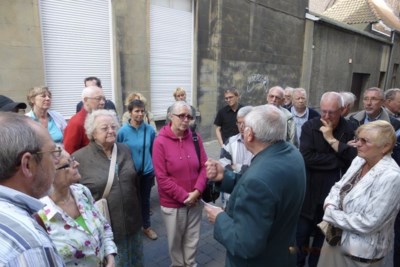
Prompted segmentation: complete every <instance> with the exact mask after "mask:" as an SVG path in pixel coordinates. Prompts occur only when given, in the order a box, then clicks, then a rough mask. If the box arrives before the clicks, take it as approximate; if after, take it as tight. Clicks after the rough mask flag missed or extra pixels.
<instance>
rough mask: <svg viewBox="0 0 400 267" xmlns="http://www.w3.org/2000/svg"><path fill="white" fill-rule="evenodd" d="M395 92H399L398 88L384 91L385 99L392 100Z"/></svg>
mask: <svg viewBox="0 0 400 267" xmlns="http://www.w3.org/2000/svg"><path fill="white" fill-rule="evenodd" d="M397 93H400V89H399V88H392V89H389V90H387V91H385V100H393V99H394V98H395V97H396V95H397Z"/></svg>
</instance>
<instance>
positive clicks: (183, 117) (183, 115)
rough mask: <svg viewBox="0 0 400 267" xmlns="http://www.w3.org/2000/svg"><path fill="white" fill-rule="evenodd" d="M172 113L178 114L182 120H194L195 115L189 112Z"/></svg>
mask: <svg viewBox="0 0 400 267" xmlns="http://www.w3.org/2000/svg"><path fill="white" fill-rule="evenodd" d="M172 115H174V116H177V117H178V118H179V119H180V120H181V121H184V120H185V119H187V120H189V121H191V120H193V117H192V116H191V115H189V114H184V113H182V114H172Z"/></svg>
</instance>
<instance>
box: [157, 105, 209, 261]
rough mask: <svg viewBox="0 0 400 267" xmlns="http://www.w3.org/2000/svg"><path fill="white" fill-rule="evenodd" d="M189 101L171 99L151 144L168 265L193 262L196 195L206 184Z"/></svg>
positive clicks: (196, 238)
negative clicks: (165, 120)
mask: <svg viewBox="0 0 400 267" xmlns="http://www.w3.org/2000/svg"><path fill="white" fill-rule="evenodd" d="M191 114H192V113H191V109H190V105H189V104H187V103H186V102H183V101H177V102H175V103H174V104H173V105H172V107H171V109H170V113H169V114H168V116H169V118H170V120H171V121H170V123H169V124H168V125H165V126H164V127H163V128H162V129H161V130H160V132H159V135H158V136H157V137H156V139H155V141H154V145H153V164H154V169H155V173H156V178H157V184H158V192H159V195H160V205H161V213H162V216H163V220H164V223H165V225H166V228H167V237H168V247H169V255H170V259H171V263H172V264H171V266H196V261H195V257H196V249H197V244H198V241H199V233H200V222H201V214H202V206H201V205H200V203H199V201H198V200H199V197H200V195H201V193H202V192H203V190H204V188H205V186H206V180H207V178H206V172H205V165H204V163H205V162H206V160H207V155H206V153H205V150H204V147H203V142H202V140H201V138H200V136H198V144H199V148H200V149H199V150H200V151H199V154H200V155H199V157H200V158H199V157H198V155H197V153H196V149H195V144H194V142H193V138H192V132H191V130H190V129H189V123H190V121H191V120H192V119H193V117H192V115H191Z"/></svg>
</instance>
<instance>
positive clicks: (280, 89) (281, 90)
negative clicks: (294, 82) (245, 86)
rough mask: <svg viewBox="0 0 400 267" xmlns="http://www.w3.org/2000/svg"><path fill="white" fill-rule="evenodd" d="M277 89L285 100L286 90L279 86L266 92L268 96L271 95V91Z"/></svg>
mask: <svg viewBox="0 0 400 267" xmlns="http://www.w3.org/2000/svg"><path fill="white" fill-rule="evenodd" d="M275 89H278V91H279V93H280V94H281V97H282V98H283V97H284V95H285V90H284V89H283V88H282V87H281V86H279V85H276V86H273V87H271V88H269V89H268V90H267V91H266V93H267V95H268V94H269V92H270V91H271V90H275Z"/></svg>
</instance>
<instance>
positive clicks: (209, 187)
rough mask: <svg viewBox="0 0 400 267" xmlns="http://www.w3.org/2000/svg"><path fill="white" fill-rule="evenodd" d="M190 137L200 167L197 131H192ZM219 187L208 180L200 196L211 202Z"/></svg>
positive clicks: (218, 192)
mask: <svg viewBox="0 0 400 267" xmlns="http://www.w3.org/2000/svg"><path fill="white" fill-rule="evenodd" d="M192 138H193V143H194V148H195V149H196V154H197V158H198V159H199V166H200V167H201V160H200V146H199V139H198V138H197V133H196V132H195V131H192ZM219 194H220V191H219V188H218V187H217V186H216V185H215V182H213V181H210V180H208V178H207V184H206V188H205V189H204V191H203V193H202V194H201V198H202V199H203V200H204V202H211V201H212V202H213V203H215V200H217V199H218V198H219Z"/></svg>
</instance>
